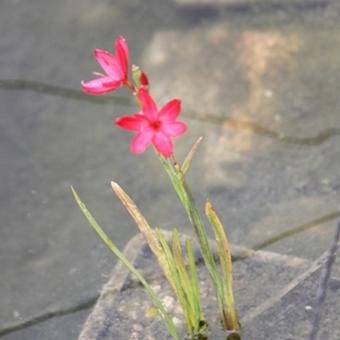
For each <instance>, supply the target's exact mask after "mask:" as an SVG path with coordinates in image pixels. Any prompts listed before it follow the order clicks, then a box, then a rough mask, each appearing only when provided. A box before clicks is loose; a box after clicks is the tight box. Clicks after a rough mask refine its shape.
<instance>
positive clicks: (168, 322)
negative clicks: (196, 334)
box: [71, 186, 179, 340]
mask: <svg viewBox="0 0 340 340" xmlns="http://www.w3.org/2000/svg"><path fill="white" fill-rule="evenodd" d="M71 191H72V194H73V196H74V199H75V200H76V202H77V204H78V206H79V208H80V210H81V211H82V213H83V214H84V216H85V217H86V219H87V220H88V222H89V223H90V225H91V227H92V228H93V229H94V231H95V232H96V233H97V235H98V236H99V237H100V239H101V240H102V241H103V243H104V244H105V245H106V246H107V247H108V248H109V249H110V250H111V251H112V252H113V253H114V254H115V255H116V256H117V257H118V259H119V260H120V261H122V263H123V264H124V265H125V266H126V267H127V268H128V270H129V271H130V272H131V273H132V274H133V275H135V276H136V278H137V279H138V280H139V281H140V282H141V283H142V285H143V286H144V288H145V290H146V292H147V293H148V295H149V297H150V298H151V300H152V303H153V304H154V305H155V307H156V308H157V309H158V311H159V314H160V315H161V317H162V318H163V320H164V322H165V324H166V327H167V329H168V332H169V333H170V335H171V336H172V337H173V339H175V340H179V337H178V335H177V331H176V326H175V324H174V323H173V321H172V318H171V317H170V315H169V314H168V312H167V311H166V310H165V308H164V306H163V304H162V302H161V301H160V299H159V298H158V296H157V294H156V293H155V291H154V290H153V289H152V287H151V286H150V285H149V284H148V283H147V282H146V280H145V279H144V277H143V276H142V274H141V273H140V272H139V271H138V270H137V269H136V268H135V267H134V266H133V265H132V264H131V262H130V261H129V260H128V259H127V258H126V256H125V255H124V253H122V252H121V251H120V250H119V249H118V248H117V247H116V245H115V244H114V243H113V242H112V241H111V239H110V238H109V236H108V235H107V234H106V233H105V231H104V230H103V229H102V228H101V226H100V225H99V224H98V223H97V221H96V220H95V218H94V217H93V216H92V214H91V213H90V211H89V210H88V209H87V208H86V206H85V204H84V203H83V202H82V201H81V200H80V197H79V195H78V194H77V192H76V191H75V190H74V188H73V187H72V186H71Z"/></svg>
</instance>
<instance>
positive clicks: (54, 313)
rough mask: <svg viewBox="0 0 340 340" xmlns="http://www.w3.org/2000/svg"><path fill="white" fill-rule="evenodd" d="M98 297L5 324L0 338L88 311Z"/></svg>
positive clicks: (94, 296)
mask: <svg viewBox="0 0 340 340" xmlns="http://www.w3.org/2000/svg"><path fill="white" fill-rule="evenodd" d="M98 297H99V294H96V295H93V296H90V297H88V298H87V299H85V300H83V301H81V302H79V303H77V304H75V305H73V306H68V307H64V308H62V307H61V308H51V309H49V310H46V311H44V312H42V313H41V314H37V315H35V316H32V317H30V318H27V319H24V320H20V321H18V322H13V323H8V324H7V325H6V324H5V325H4V326H2V327H1V328H0V337H2V336H4V335H7V334H9V333H12V332H15V331H19V330H22V329H24V328H28V327H30V326H33V325H36V324H38V323H41V322H44V321H47V320H49V319H52V318H55V317H60V316H63V315H68V314H73V313H76V312H79V311H82V310H86V309H89V308H91V307H93V306H94V304H95V303H96V301H97V299H98Z"/></svg>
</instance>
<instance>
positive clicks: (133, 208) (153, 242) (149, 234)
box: [111, 182, 172, 283]
mask: <svg viewBox="0 0 340 340" xmlns="http://www.w3.org/2000/svg"><path fill="white" fill-rule="evenodd" d="M111 187H112V189H113V191H114V192H115V194H116V195H117V197H118V198H119V199H120V201H121V202H122V203H123V205H124V206H125V208H126V209H127V211H128V212H129V213H130V215H131V217H132V218H133V219H134V221H135V222H136V224H137V226H138V228H139V230H140V232H141V233H142V234H143V235H144V237H145V239H146V241H147V243H148V245H149V247H150V249H151V250H152V252H153V253H154V254H155V256H156V257H157V260H158V263H159V265H160V267H161V268H162V270H163V272H164V275H165V276H166V278H167V279H168V281H169V282H170V283H172V279H171V274H170V271H169V266H168V263H167V261H166V259H165V255H164V252H163V251H162V248H161V246H160V244H159V240H158V238H157V236H156V235H155V231H154V230H153V229H152V228H151V227H150V225H149V223H148V222H147V221H146V219H145V217H144V216H143V215H142V213H141V212H140V211H139V209H138V207H137V205H136V204H135V202H134V201H133V200H132V199H131V198H130V197H129V196H128V194H127V193H126V192H125V191H124V190H123V189H122V188H121V187H120V186H119V185H118V184H117V183H115V182H111Z"/></svg>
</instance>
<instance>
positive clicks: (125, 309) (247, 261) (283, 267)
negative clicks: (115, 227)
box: [79, 235, 310, 340]
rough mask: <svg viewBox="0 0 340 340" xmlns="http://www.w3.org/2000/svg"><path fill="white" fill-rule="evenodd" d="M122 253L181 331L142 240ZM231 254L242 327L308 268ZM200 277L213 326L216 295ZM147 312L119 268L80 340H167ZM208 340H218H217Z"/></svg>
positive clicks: (238, 250) (296, 261) (277, 258)
mask: <svg viewBox="0 0 340 340" xmlns="http://www.w3.org/2000/svg"><path fill="white" fill-rule="evenodd" d="M196 247H197V246H196ZM196 251H198V250H197V248H196ZM125 253H126V255H127V256H128V257H129V258H130V259H132V260H134V261H133V262H134V264H135V265H136V266H137V268H139V269H140V270H141V271H142V272H143V273H145V275H146V277H147V278H148V280H149V281H152V285H153V286H154V288H155V289H156V290H157V291H158V292H159V294H160V295H161V298H162V300H163V301H164V302H165V303H166V305H167V307H168V308H169V309H170V310H171V311H172V312H173V313H174V314H175V319H176V320H177V322H178V324H179V325H180V326H183V324H181V322H180V321H179V320H182V317H181V314H180V312H179V310H178V308H177V307H176V304H175V303H174V299H173V297H172V292H171V289H170V287H169V285H168V284H167V283H166V281H165V280H164V279H163V278H162V277H161V276H160V273H159V269H158V266H157V264H156V263H155V262H154V259H153V257H152V255H151V253H150V250H149V248H148V247H147V246H146V245H145V243H144V242H143V240H142V238H141V236H140V235H138V236H137V237H135V238H134V239H132V240H131V241H130V243H129V244H128V245H127V247H126V249H125ZM150 255H151V256H150ZM233 255H234V261H235V260H236V259H237V261H236V262H234V264H235V266H234V271H235V295H236V301H237V306H238V311H239V314H240V316H241V322H242V316H243V315H245V314H247V313H248V314H249V313H250V312H251V311H252V310H256V308H257V307H258V306H260V305H262V304H263V303H265V301H267V300H268V299H271V298H274V297H275V296H276V295H277V294H279V292H280V291H281V290H282V289H283V288H284V287H285V286H286V285H288V284H289V282H291V281H293V280H294V279H295V278H296V277H297V276H299V275H301V273H303V272H304V271H306V270H307V269H308V268H309V266H310V263H309V262H308V261H306V260H303V259H300V258H296V257H291V256H285V255H280V254H276V253H272V252H264V251H258V252H251V251H249V250H247V249H245V248H243V247H233ZM199 273H200V279H201V283H202V295H203V305H204V306H205V308H206V315H207V318H208V321H210V322H209V323H210V324H214V322H215V323H216V314H215V303H214V302H215V300H214V298H212V297H213V295H214V293H213V291H212V288H211V286H210V284H209V279H208V274H207V272H206V270H205V269H204V268H203V267H202V266H200V267H199ZM150 307H151V303H150V301H149V299H148V297H147V296H146V294H145V292H144V289H143V288H142V287H140V286H138V285H136V282H135V281H134V279H133V278H131V276H130V275H129V274H128V273H127V271H126V270H125V268H123V267H122V265H121V264H118V265H117V267H116V268H115V270H114V272H113V274H112V276H111V278H110V280H109V281H108V283H107V284H106V285H105V286H104V288H103V290H102V292H101V297H100V299H99V300H98V302H97V304H96V306H95V308H94V310H93V311H92V313H91V314H90V316H89V318H88V320H87V322H86V324H85V326H84V328H83V330H82V332H81V334H80V337H79V340H93V339H97V340H106V339H107V340H108V339H122V340H123V339H168V336H167V335H166V332H165V330H164V327H163V324H162V322H160V320H159V318H158V317H157V318H148V317H146V316H145V315H146V314H147V311H148V309H149V308H150ZM213 332H214V331H213ZM217 333H218V332H217ZM212 338H213V339H216V340H217V339H218V338H217V337H215V335H214V337H212ZM269 338H272V339H273V338H275V337H268V339H269ZM244 339H248V340H250V339H260V338H258V337H249V338H248V337H245V338H244Z"/></svg>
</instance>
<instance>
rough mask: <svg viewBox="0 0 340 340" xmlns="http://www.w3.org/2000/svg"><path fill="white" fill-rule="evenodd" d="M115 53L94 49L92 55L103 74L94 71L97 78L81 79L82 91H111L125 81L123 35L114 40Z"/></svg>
mask: <svg viewBox="0 0 340 340" xmlns="http://www.w3.org/2000/svg"><path fill="white" fill-rule="evenodd" d="M115 49H116V54H115V55H114V54H112V53H111V52H109V51H105V50H101V49H98V48H97V49H95V50H94V56H95V58H96V60H97V61H98V63H99V65H100V66H101V67H102V69H103V70H104V72H105V74H102V73H98V72H95V73H94V74H95V75H97V76H98V78H95V79H92V80H89V81H82V82H81V85H82V89H83V91H84V92H86V93H88V94H92V95H100V94H104V93H108V92H111V91H113V90H116V89H118V88H119V87H121V86H123V85H125V84H126V83H127V74H128V56H129V52H128V46H127V43H126V40H125V38H124V37H122V36H119V37H118V38H117V39H116V41H115Z"/></svg>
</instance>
